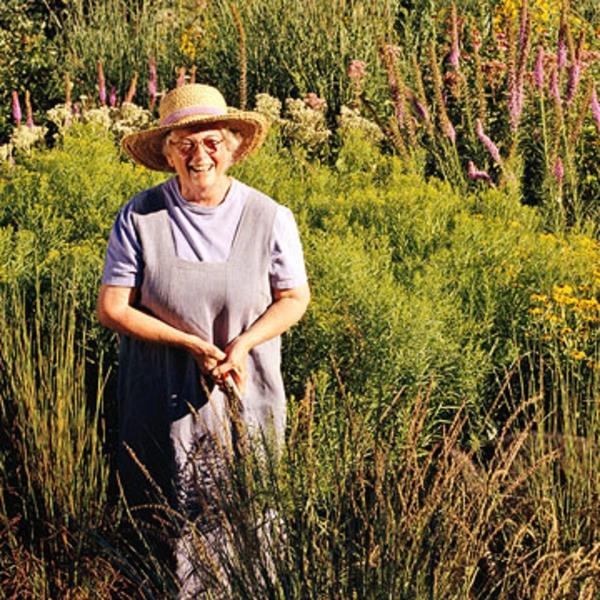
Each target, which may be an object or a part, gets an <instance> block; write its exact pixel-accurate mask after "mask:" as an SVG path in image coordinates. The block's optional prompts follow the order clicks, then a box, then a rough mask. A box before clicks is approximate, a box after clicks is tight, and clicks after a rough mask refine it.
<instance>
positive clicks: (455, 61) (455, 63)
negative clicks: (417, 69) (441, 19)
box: [448, 2, 460, 71]
mask: <svg viewBox="0 0 600 600" xmlns="http://www.w3.org/2000/svg"><path fill="white" fill-rule="evenodd" d="M448 62H449V63H450V64H451V65H452V67H454V69H456V70H457V71H458V69H459V67H460V47H459V44H458V18H457V16H456V4H454V2H453V3H452V47H451V50H450V56H448Z"/></svg>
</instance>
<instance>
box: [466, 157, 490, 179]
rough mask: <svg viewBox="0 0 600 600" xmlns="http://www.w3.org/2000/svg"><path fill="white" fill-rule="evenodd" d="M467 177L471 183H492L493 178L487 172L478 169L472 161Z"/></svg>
mask: <svg viewBox="0 0 600 600" xmlns="http://www.w3.org/2000/svg"><path fill="white" fill-rule="evenodd" d="M467 177H468V178H469V179H470V180H471V181H488V182H490V183H491V181H492V178H491V177H490V176H489V175H488V174H487V173H486V172H485V171H480V170H479V169H477V167H476V166H475V165H474V164H473V161H472V160H470V161H469V164H468V165H467Z"/></svg>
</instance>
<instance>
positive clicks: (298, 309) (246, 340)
mask: <svg viewBox="0 0 600 600" xmlns="http://www.w3.org/2000/svg"><path fill="white" fill-rule="evenodd" d="M273 299H274V302H273V304H271V306H269V308H268V309H267V310H266V311H265V312H264V313H263V314H262V315H261V316H260V317H259V318H258V319H257V320H256V321H255V322H254V323H253V324H252V325H251V326H250V327H249V328H248V329H247V330H246V331H244V332H243V333H241V334H240V335H239V336H238V337H237V338H235V339H234V340H232V341H231V342H229V344H228V345H227V347H226V348H225V353H226V355H227V358H226V360H225V361H224V362H222V363H221V364H220V365H219V366H218V367H216V368H215V369H214V370H213V371H212V375H213V377H214V378H215V379H221V378H223V377H224V376H225V375H227V373H229V372H232V373H233V374H234V376H235V379H236V383H237V384H238V386H239V387H240V388H241V389H242V390H243V388H244V385H245V382H246V376H247V365H246V361H247V357H248V352H250V350H252V348H254V347H255V346H258V345H259V344H262V343H263V342H266V341H267V340H270V339H271V338H274V337H275V336H277V335H280V334H281V333H283V332H284V331H286V330H288V329H289V328H290V327H291V326H292V325H294V324H295V323H297V322H298V321H299V320H300V318H301V317H302V315H303V314H304V313H305V312H306V308H307V307H308V303H309V302H310V290H309V287H308V284H305V285H301V286H299V287H296V288H291V289H287V290H273Z"/></svg>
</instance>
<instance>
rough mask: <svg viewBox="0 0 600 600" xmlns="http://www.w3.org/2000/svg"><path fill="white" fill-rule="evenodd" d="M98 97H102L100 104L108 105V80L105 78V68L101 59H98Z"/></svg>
mask: <svg viewBox="0 0 600 600" xmlns="http://www.w3.org/2000/svg"><path fill="white" fill-rule="evenodd" d="M98 97H99V98H100V105H101V106H106V81H105V80H104V68H103V67H102V61H101V60H99V61H98Z"/></svg>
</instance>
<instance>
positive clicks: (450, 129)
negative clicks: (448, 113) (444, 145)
mask: <svg viewBox="0 0 600 600" xmlns="http://www.w3.org/2000/svg"><path fill="white" fill-rule="evenodd" d="M444 133H445V134H446V135H447V136H448V139H449V140H450V141H451V142H452V143H453V144H456V129H454V125H452V123H450V120H448V121H447V122H446V124H445V126H444Z"/></svg>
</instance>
